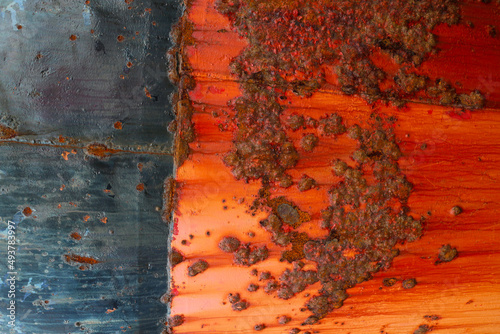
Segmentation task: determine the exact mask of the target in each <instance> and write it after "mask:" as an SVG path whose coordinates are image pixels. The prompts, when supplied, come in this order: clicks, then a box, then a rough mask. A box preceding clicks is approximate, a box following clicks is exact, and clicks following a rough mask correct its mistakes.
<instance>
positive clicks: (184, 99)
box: [162, 0, 208, 333]
mask: <svg viewBox="0 0 500 334" xmlns="http://www.w3.org/2000/svg"><path fill="white" fill-rule="evenodd" d="M183 4H184V13H183V15H182V16H181V18H180V19H179V21H178V22H177V23H176V24H175V26H173V27H172V30H171V33H170V38H171V41H172V43H173V46H172V48H171V49H170V50H169V51H168V52H167V59H168V62H169V68H168V76H169V79H170V81H171V82H172V84H174V85H175V86H176V88H177V89H176V91H175V92H174V93H173V94H172V98H171V103H172V110H173V112H174V116H175V119H174V120H173V121H172V122H171V123H170V124H169V126H168V130H169V131H170V132H172V133H173V134H174V145H173V150H174V151H173V152H174V170H177V168H179V167H180V166H182V164H183V163H184V161H185V160H186V159H187V158H188V156H189V154H190V151H191V149H190V147H189V143H192V142H193V141H194V139H195V133H194V124H193V122H192V120H191V118H192V116H193V105H192V102H191V100H190V98H189V91H191V90H193V89H194V88H195V86H196V83H195V81H194V79H193V77H192V75H191V72H192V69H191V66H190V64H189V61H188V59H187V56H186V53H185V48H186V47H187V46H190V45H193V44H194V39H193V36H192V33H193V24H192V22H190V21H189V19H188V11H189V8H190V6H191V1H190V0H184V1H183ZM178 189H179V187H178V185H177V182H176V181H175V179H174V178H173V177H169V178H167V179H166V180H165V184H164V193H163V211H162V219H163V221H164V222H165V223H167V224H170V223H172V213H173V212H174V211H175V208H176V206H177V201H178V194H177V192H178ZM170 232H171V234H172V233H175V226H172V228H171V230H170ZM184 259H185V258H184V256H183V255H182V254H181V253H180V252H179V251H177V250H175V249H173V248H170V270H171V269H172V268H173V267H174V266H175V265H177V264H179V263H180V262H182V261H184ZM207 267H208V264H207V263H206V262H205V261H201V262H200V261H199V262H197V263H196V264H195V265H194V267H193V266H192V267H190V276H195V275H197V274H198V273H201V272H202V271H204V270H206V269H207ZM167 294H168V295H170V296H171V291H168V292H167ZM171 299H172V298H169V301H168V303H169V311H168V314H170V306H171V305H170V302H171ZM170 319H171V320H170V321H167V322H166V323H165V328H164V329H163V331H162V332H163V333H172V332H173V330H172V327H176V326H180V325H182V323H183V322H184V316H183V315H174V316H172V317H171V318H170ZM172 319H174V320H175V321H172Z"/></svg>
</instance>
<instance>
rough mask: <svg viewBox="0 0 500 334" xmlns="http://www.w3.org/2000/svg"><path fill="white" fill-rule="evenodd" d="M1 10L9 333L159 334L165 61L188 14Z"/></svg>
mask: <svg viewBox="0 0 500 334" xmlns="http://www.w3.org/2000/svg"><path fill="white" fill-rule="evenodd" d="M0 11H1V12H0V29H1V32H2V38H1V39H0V55H1V61H0V72H1V73H2V75H1V76H0V124H1V127H0V130H1V132H0V248H1V250H0V254H1V257H0V313H1V314H2V316H1V317H0V332H2V333H8V332H9V331H11V332H12V333H44V334H45V333H47V334H48V333H123V332H131V333H158V332H160V331H161V329H162V327H163V322H164V318H165V315H166V313H167V311H168V310H167V306H166V305H165V304H163V303H161V301H160V299H161V296H162V295H163V294H164V293H165V292H166V291H167V287H168V284H167V281H168V271H167V270H166V268H167V257H168V256H167V246H168V245H167V239H168V227H167V225H166V224H165V223H164V222H163V221H162V196H163V183H164V180H165V178H166V177H168V176H169V175H172V172H173V160H172V157H171V152H170V150H171V145H172V135H171V134H170V133H169V132H168V131H167V130H166V127H167V125H168V123H169V122H170V121H171V120H172V118H173V115H172V114H171V112H170V109H171V108H170V103H169V94H171V92H172V90H173V88H172V86H171V85H170V84H169V82H168V78H167V60H166V57H165V54H166V51H167V50H168V48H169V47H170V41H169V32H170V29H171V25H172V23H173V22H175V21H176V20H177V19H178V17H179V15H180V4H179V3H178V2H177V1H87V2H85V1H66V0H64V1H44V2H42V1H24V0H19V1H1V2H0ZM26 208H29V209H26ZM23 212H24V214H23ZM9 220H10V221H13V222H14V223H15V226H16V229H17V245H16V247H17V256H16V267H17V272H18V275H17V278H18V280H17V282H16V287H17V293H16V297H15V300H16V305H17V309H16V313H17V314H16V315H17V319H16V327H15V328H14V329H11V328H10V327H8V326H7V321H8V318H7V317H6V315H7V310H6V307H7V303H8V302H9V299H8V298H7V291H8V288H7V284H6V279H7V274H6V273H7V255H6V251H7V239H6V237H7V223H8V221H9Z"/></svg>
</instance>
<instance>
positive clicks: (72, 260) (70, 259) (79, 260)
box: [64, 254, 101, 264]
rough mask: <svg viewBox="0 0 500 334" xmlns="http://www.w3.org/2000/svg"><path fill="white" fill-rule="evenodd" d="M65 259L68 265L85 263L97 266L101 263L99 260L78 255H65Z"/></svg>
mask: <svg viewBox="0 0 500 334" xmlns="http://www.w3.org/2000/svg"><path fill="white" fill-rule="evenodd" d="M64 259H65V260H66V262H68V263H75V262H77V263H85V264H97V263H101V261H99V260H96V259H94V258H92V257H88V256H80V255H76V254H66V255H64Z"/></svg>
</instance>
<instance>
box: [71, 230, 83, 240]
mask: <svg viewBox="0 0 500 334" xmlns="http://www.w3.org/2000/svg"><path fill="white" fill-rule="evenodd" d="M70 237H72V238H73V239H75V240H82V235H81V234H80V233H78V232H73V233H71V234H70Z"/></svg>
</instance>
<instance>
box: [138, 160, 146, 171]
mask: <svg viewBox="0 0 500 334" xmlns="http://www.w3.org/2000/svg"><path fill="white" fill-rule="evenodd" d="M143 168H144V165H143V164H142V162H139V163H138V164H137V169H138V170H139V172H142V169H143Z"/></svg>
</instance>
